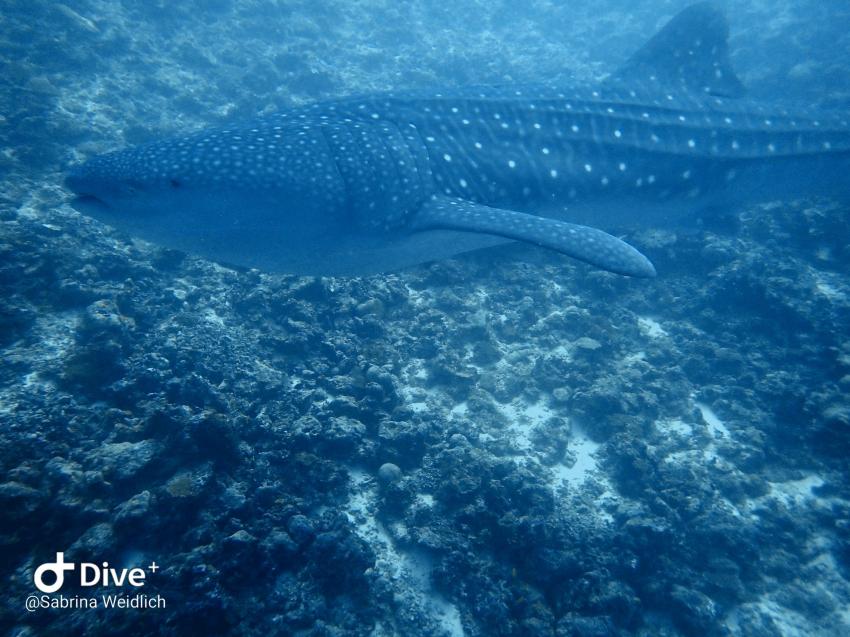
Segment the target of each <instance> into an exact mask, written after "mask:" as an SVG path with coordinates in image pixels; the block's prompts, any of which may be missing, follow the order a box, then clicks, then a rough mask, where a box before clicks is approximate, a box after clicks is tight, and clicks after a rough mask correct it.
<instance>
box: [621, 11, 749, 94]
mask: <svg viewBox="0 0 850 637" xmlns="http://www.w3.org/2000/svg"><path fill="white" fill-rule="evenodd" d="M728 39H729V25H728V23H727V21H726V16H725V15H724V14H723V12H722V11H720V10H719V9H718V8H717V7H716V6H715V5H714V4H713V3H712V2H700V3H698V4H694V5H691V6H690V7H688V8H687V9H685V10H683V11H682V12H681V13H679V14H678V15H676V17H674V18H673V19H672V20H670V22H668V23H667V24H666V25H665V26H664V28H662V29H661V31H659V32H658V33H657V34H655V36H654V37H652V38H651V39H650V40H649V42H647V43H646V44H645V45H644V46H643V47H642V48H641V49H639V50H638V51H637V52H636V53H635V54H634V55H632V57H631V58H629V60H628V61H627V62H626V63H625V64H624V65H623V66H622V67H621V68H620V69H619V70H618V71H617V72H616V73H614V75H613V76H612V77H611V79H612V80H613V81H615V82H620V81H625V80H628V81H629V82H631V83H633V82H634V81H635V79H641V78H642V79H643V80H644V81H647V82H651V83H655V82H657V83H659V84H660V85H661V86H664V87H668V88H670V89H676V88H682V89H684V90H686V91H690V92H696V93H701V94H707V95H715V96H721V97H741V96H742V95H743V94H744V93H745V89H744V85H743V84H742V83H741V80H740V79H738V76H737V75H735V71H734V70H733V69H732V64H731V63H730V61H729V42H728Z"/></svg>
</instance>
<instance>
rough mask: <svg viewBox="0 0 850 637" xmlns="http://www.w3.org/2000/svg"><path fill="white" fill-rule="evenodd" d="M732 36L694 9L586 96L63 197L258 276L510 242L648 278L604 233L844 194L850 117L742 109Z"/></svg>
mask: <svg viewBox="0 0 850 637" xmlns="http://www.w3.org/2000/svg"><path fill="white" fill-rule="evenodd" d="M728 33H729V27H728V24H727V21H726V18H725V16H724V14H723V13H722V12H721V11H720V10H719V9H718V8H716V7H715V6H714V5H713V4H712V3H710V2H702V3H698V4H695V5H692V6H691V7H689V8H687V9H685V10H684V11H682V12H681V13H679V14H678V15H676V16H675V17H674V18H672V19H671V20H670V22H669V23H667V25H666V26H664V27H663V28H662V29H661V30H660V31H659V32H658V33H657V34H656V35H655V36H654V37H652V38H651V39H650V40H649V41H648V42H647V43H646V45H645V46H643V47H642V48H641V49H640V50H638V51H637V52H636V53H635V54H634V55H633V56H632V57H631V58H630V59H629V60H627V61H626V63H625V64H624V65H623V66H622V67H621V68H620V69H619V70H617V71H616V72H614V73H612V74H611V76H610V77H608V78H607V79H605V80H604V81H602V82H600V83H599V84H598V85H593V86H587V85H579V86H572V87H569V88H564V87H553V86H537V85H535V86H519V87H516V86H512V87H486V88H481V87H476V88H471V89H464V90H452V91H443V92H422V91H417V92H410V93H388V94H380V95H366V96H360V97H353V98H347V99H339V100H334V101H326V102H319V103H315V104H310V105H307V106H304V107H299V108H293V109H291V110H286V111H283V112H280V113H277V114H273V115H269V116H265V117H261V118H257V119H255V120H252V121H248V122H241V123H237V124H233V125H231V126H225V127H220V128H213V129H207V130H201V131H199V132H195V133H192V134H188V135H185V136H181V137H176V138H171V139H165V140H162V141H154V142H152V143H149V144H145V145H141V146H137V147H133V148H127V149H123V150H118V151H116V152H111V153H108V154H104V155H100V156H96V157H93V158H92V159H90V160H89V161H87V162H85V163H83V164H81V165H79V166H76V167H74V168H72V169H71V170H70V172H69V174H68V175H67V177H66V185H67V187H68V188H69V189H70V190H71V191H73V192H74V193H75V195H76V196H77V198H76V200H75V205H76V206H77V207H78V208H79V209H80V210H82V211H84V212H86V213H87V214H90V215H92V216H94V217H95V218H97V219H100V220H102V221H104V222H106V223H108V224H110V225H112V226H114V227H116V228H118V229H120V230H122V231H125V232H127V233H129V234H131V235H134V236H139V237H141V238H143V239H147V240H149V241H153V242H155V243H158V244H161V245H163V246H167V247H171V248H175V249H178V250H182V251H184V252H187V253H191V254H195V255H199V256H202V257H206V258H209V259H212V260H216V261H219V262H223V263H228V264H233V265H237V266H243V267H251V268H259V269H261V270H266V271H272V272H286V273H293V274H303V275H317V276H357V275H364V274H372V273H378V272H386V271H391V270H395V269H400V268H404V267H407V266H411V265H414V264H418V263H423V262H427V261H432V260H436V259H441V258H446V257H449V256H452V255H456V254H459V253H462V252H466V251H469V250H475V249H478V248H482V247H487V246H493V245H497V244H499V243H504V242H508V241H524V242H528V243H532V244H535V245H539V246H542V247H544V248H548V249H551V250H555V251H558V252H560V253H563V254H565V255H567V256H569V257H572V258H574V259H578V260H580V261H583V262H585V263H587V264H590V265H591V266H594V267H596V268H600V269H602V270H607V271H609V272H614V273H618V274H622V275H627V276H634V277H652V276H655V274H656V270H655V267H654V266H653V264H652V263H651V261H650V260H649V259H648V258H647V257H646V256H645V255H644V254H643V253H642V252H641V251H640V250H639V249H638V248H637V247H635V246H632V245H630V244H629V243H627V242H626V241H624V240H623V239H622V238H621V237H620V236H618V235H617V234H616V233H617V232H632V231H635V230H642V229H649V228H676V227H679V226H680V225H682V224H684V223H686V221H687V220H689V219H690V220H693V219H695V218H702V217H703V216H707V215H712V214H717V213H718V211H723V210H728V209H730V208H732V209H734V207H736V206H741V205H743V204H745V203H747V202H750V201H759V200H768V199H770V200H776V199H783V198H789V197H800V196H808V195H812V194H817V195H826V196H835V197H847V195H848V194H850V193H848V190H850V187H848V182H850V180H848V178H847V175H848V168H850V126H848V121H847V116H846V114H842V113H840V112H831V111H820V112H819V111H817V110H815V109H813V108H811V107H805V108H797V109H793V108H789V107H788V106H786V105H784V104H781V103H780V104H777V103H763V102H758V101H755V100H751V99H748V98H747V95H746V90H745V87H744V86H743V84H742V82H741V81H740V80H739V78H738V77H737V75H736V74H735V72H734V70H733V68H732V65H731V62H730V58H729V47H728V42H727V41H728Z"/></svg>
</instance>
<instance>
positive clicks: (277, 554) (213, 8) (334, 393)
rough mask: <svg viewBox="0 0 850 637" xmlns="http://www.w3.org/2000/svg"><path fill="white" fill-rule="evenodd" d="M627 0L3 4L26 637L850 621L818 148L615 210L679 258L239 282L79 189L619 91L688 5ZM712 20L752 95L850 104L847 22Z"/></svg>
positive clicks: (9, 441)
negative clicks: (684, 208)
mask: <svg viewBox="0 0 850 637" xmlns="http://www.w3.org/2000/svg"><path fill="white" fill-rule="evenodd" d="M634 4H635V3H627V2H622V1H613V0H606V1H603V2H599V1H596V2H586V1H584V0H579V1H575V2H569V3H566V2H564V3H552V2H530V3H507V2H505V3H502V2H486V3H485V2H466V1H461V2H455V3H451V6H446V5H441V4H429V3H384V2H378V1H377V0H370V1H369V2H358V3H352V2H335V1H329V2H322V3H312V2H285V3H284V2H280V3H278V2H261V1H256V2H250V1H247V0H242V1H227V0H211V1H207V2H201V1H197V2H182V3H179V4H177V3H174V4H172V3H164V2H121V3H111V2H100V1H93V0H92V1H80V2H66V3H41V2H38V3H36V2H15V1H13V0H7V1H6V2H5V3H4V5H3V10H2V15H0V64H2V69H3V72H2V74H0V118H2V119H0V142H2V152H0V176H2V180H0V222H2V225H0V288H2V293H0V349H2V359H0V360H1V361H2V362H0V506H1V507H2V511H3V513H2V515H0V569H1V570H2V573H1V574H0V575H2V577H0V592H1V593H2V595H0V599H2V604H0V627H2V631H3V633H4V634H9V635H18V636H24V635H111V634H123V635H266V634H275V635H316V636H318V635H364V636H365V635H376V636H381V635H402V636H408V635H410V636H418V635H429V636H430V635H452V636H457V635H468V636H478V635H482V636H484V635H487V636H489V635H535V636H536V635H542V636H550V635H551V636H553V637H554V636H558V637H562V636H566V635H600V636H601V635H624V636H625V635H662V634H663V635H687V636H690V635H747V636H749V635H755V636H773V635H783V636H796V635H825V636H833V635H834V636H838V635H845V634H848V633H850V611H848V608H850V540H849V539H848V538H850V535H848V533H849V532H850V531H849V530H848V529H850V489H849V488H848V484H850V482H848V470H850V468H848V464H847V460H846V458H847V454H848V451H849V450H850V439H848V431H850V399H848V397H847V396H848V387H850V350H848V345H847V335H848V333H850V325H848V323H850V318H848V317H850V282H848V280H847V272H848V266H850V247H848V246H850V226H848V223H847V221H846V220H847V211H848V208H847V206H848V203H847V202H846V201H843V200H842V197H841V196H840V194H841V193H840V192H838V191H837V190H835V189H832V188H828V189H818V188H813V189H812V191H813V192H816V193H817V194H816V195H810V194H807V195H806V196H803V197H799V196H797V195H796V194H795V195H794V196H791V195H790V194H788V193H789V192H790V191H789V189H783V187H782V186H784V185H788V184H787V182H789V181H792V180H793V179H795V178H796V177H797V173H798V172H799V171H800V170H802V169H801V168H800V164H793V165H792V166H791V170H789V171H787V172H786V173H784V175H785V178H784V179H783V181H784V182H786V183H776V184H775V186H776V187H775V188H774V187H771V183H770V182H768V183H767V186H766V187H765V188H763V189H760V190H759V191H758V192H757V193H755V194H757V196H746V197H745V196H741V197H737V198H735V201H737V202H738V204H737V205H736V206H723V207H722V210H713V211H712V214H711V215H706V216H705V218H703V217H700V218H695V219H693V220H692V221H693V223H691V224H689V225H688V226H687V227H681V226H679V225H675V226H673V225H669V224H665V223H662V222H660V221H658V220H652V221H650V222H646V223H640V224H636V226H637V227H625V226H624V227H623V228H622V232H621V229H620V228H619V227H618V226H617V224H616V223H613V222H612V224H613V225H612V227H610V228H609V227H606V230H608V231H610V232H611V233H612V234H613V235H615V236H617V237H619V238H623V239H625V240H626V241H628V242H629V243H630V244H631V245H636V246H640V249H641V250H642V251H643V252H644V253H645V254H646V255H647V257H648V258H649V259H650V260H651V261H652V262H653V263H654V265H655V268H656V269H657V271H658V273H659V276H658V277H657V278H655V279H629V278H625V277H619V276H617V275H614V274H610V273H608V272H604V271H601V270H598V269H594V268H592V267H589V266H587V265H586V264H582V263H578V262H576V261H572V260H570V259H568V258H566V257H564V256H562V255H559V254H557V253H555V252H553V251H546V250H542V249H540V248H537V247H535V246H533V245H528V244H509V245H496V246H494V247H489V248H486V249H484V250H480V251H477V252H472V253H469V254H465V255H462V256H459V257H455V258H449V259H440V260H438V261H436V262H433V263H425V264H419V265H416V266H413V267H410V268H406V269H402V270H399V271H391V272H383V273H381V274H377V275H374V276H364V277H337V278H317V277H297V276H291V275H286V274H276V273H272V272H269V271H268V270H266V269H262V268H260V269H256V270H250V269H246V268H244V267H233V266H229V265H222V264H220V263H218V261H227V259H216V255H215V254H212V255H207V256H210V257H211V258H210V259H204V258H199V257H198V256H195V255H194V254H188V255H187V254H184V253H182V252H179V251H177V250H174V249H171V248H170V247H168V246H167V245H165V246H163V245H158V244H156V243H146V242H144V241H141V240H139V239H138V238H137V237H134V236H132V233H130V234H128V233H126V232H122V231H121V230H120V229H119V230H116V229H113V228H111V227H110V226H108V225H104V224H102V223H100V222H98V221H95V220H94V219H91V218H89V217H87V216H84V215H81V214H79V213H78V212H77V211H76V210H75V209H74V208H73V207H72V206H71V205H70V194H71V193H69V192H68V191H67V190H65V189H64V188H63V186H62V183H63V178H64V175H65V174H66V171H67V169H68V167H69V166H71V165H74V164H77V163H78V162H80V161H82V160H85V159H88V158H90V157H92V156H94V155H96V154H98V153H102V152H106V151H110V150H114V149H118V148H122V147H125V146H130V145H134V144H139V143H145V142H149V141H151V140H156V139H161V138H166V137H169V136H172V135H181V134H187V133H191V132H194V131H197V130H200V129H202V128H204V127H209V126H213V127H218V126H231V125H233V126H238V125H241V124H240V123H242V122H246V121H250V120H251V119H252V118H254V117H256V116H258V115H260V116H267V117H274V116H276V115H275V114H278V113H282V112H288V109H296V108H299V107H302V106H304V105H308V104H311V103H314V102H317V101H327V100H336V99H340V98H345V97H349V96H352V95H370V94H374V93H380V92H382V91H387V90H392V91H395V92H398V91H402V92H404V91H410V92H422V91H426V92H428V91H432V92H433V91H438V92H439V91H457V92H462V91H463V90H465V87H469V86H472V85H476V86H495V87H498V90H502V88H503V87H507V86H513V85H521V86H528V85H537V84H541V83H545V84H547V85H569V84H572V83H575V82H580V83H589V84H593V83H594V82H599V81H601V80H604V78H605V77H606V76H607V75H608V74H610V73H612V72H614V71H615V70H616V68H617V67H618V66H619V65H620V64H622V63H623V62H624V61H625V60H626V59H627V58H628V57H629V56H630V55H631V54H632V53H633V52H634V51H635V50H637V49H638V48H639V47H640V46H642V44H643V43H644V42H645V41H646V40H647V39H649V38H650V37H651V36H652V35H653V34H654V33H656V32H657V30H658V29H659V28H661V27H662V26H663V25H664V24H665V23H666V22H667V21H668V20H669V19H670V18H672V17H673V16H674V15H675V14H676V13H677V12H678V11H680V10H681V9H684V8H685V7H686V6H688V4H689V2H687V1H682V2H679V1H666V0H653V1H652V2H645V3H639V4H640V6H639V7H636V6H634ZM717 6H719V7H720V8H721V9H722V10H723V11H724V12H725V14H726V15H727V16H728V20H729V24H730V39H729V46H730V54H731V61H732V65H733V66H734V68H735V70H736V72H737V74H738V76H739V77H740V78H741V80H742V82H743V84H744V85H745V86H746V87H747V95H748V97H747V99H752V100H757V101H759V102H761V103H766V104H781V105H782V106H783V107H784V106H785V105H786V104H796V105H798V106H800V107H801V108H804V109H817V110H818V112H823V113H828V114H829V118H831V119H830V121H835V122H840V120H841V118H843V117H844V116H845V114H847V113H848V112H850V35H848V34H850V8H848V7H845V6H844V5H843V4H842V3H837V2H836V3H823V2H814V1H802V0H793V1H792V0H788V1H778V0H777V1H771V0H759V1H758V2H740V1H732V0H730V1H728V2H719V3H717ZM706 134H707V135H710V134H711V129H710V128H709V129H707V132H706ZM817 141H818V143H819V145H820V146H822V144H823V141H824V140H821V139H820V138H818V139H817ZM826 141H832V142H834V140H826ZM438 143H439V142H438ZM547 148H548V147H547ZM832 150H835V149H832ZM836 157H837V160H838V159H841V158H842V157H840V156H838V155H836ZM829 169H830V166H829V165H824V167H823V169H822V172H821V173H819V174H816V175H815V180H814V182H813V186H818V185H819V182H818V179H820V180H821V182H823V183H825V181H826V179H827V175H828V173H829ZM472 176H473V175H471V174H466V173H464V175H463V177H464V181H467V180H471V179H472ZM821 185H822V184H821ZM520 192H521V191H520ZM749 194H751V195H752V194H753V193H749ZM744 202H746V203H744ZM238 209H239V203H238V202H235V203H234V202H232V201H228V202H227V206H226V210H227V211H238ZM617 212H618V213H619V214H618V216H616V219H621V218H623V217H624V214H622V211H617ZM234 214H235V212H234ZM612 214H613V213H612ZM626 216H627V215H626ZM612 218H614V217H612ZM592 221H593V219H589V220H588V219H583V220H582V223H588V224H589V225H593V224H592ZM185 231H186V232H191V231H192V228H191V227H187V228H186V229H185ZM233 240H234V241H235V240H236V235H234V238H233ZM311 256H313V255H311ZM321 259H322V254H319V255H316V256H315V260H317V261H321ZM59 552H61V553H62V554H63V556H62V560H63V562H64V563H65V564H66V565H68V564H73V566H72V567H69V569H68V570H67V571H64V579H63V582H62V586H61V587H60V588H59V589H58V590H55V591H52V592H43V591H40V590H39V588H38V584H39V583H41V584H42V585H45V584H46V585H48V586H49V584H50V583H51V582H52V581H53V580H52V579H51V575H49V574H48V575H46V576H45V579H43V580H42V579H41V576H40V575H39V576H37V573H40V572H43V569H42V571H39V570H38V569H39V566H42V565H44V564H48V565H50V564H51V563H54V562H57V561H58V558H57V553H59ZM104 562H106V563H108V566H107V567H104V566H103V564H104ZM104 569H106V575H107V576H108V577H109V582H110V583H109V584H107V585H104V584H103V581H104ZM109 569H112V570H111V571H110V570H109ZM132 569H141V570H140V571H132ZM131 573H135V575H134V576H133V581H135V582H137V583H138V582H139V581H142V582H143V584H144V585H143V586H141V585H134V584H133V583H131V581H130V574H131ZM81 578H82V579H81ZM119 582H120V583H119ZM32 596H35V597H34V599H35V601H34V602H30V599H31V598H32ZM120 600H124V601H123V602H122V601H120ZM131 602H132V603H131ZM29 603H33V604H35V606H36V607H35V608H29V607H28V606H27V604H29ZM122 603H124V604H126V605H128V606H129V605H135V606H137V607H136V608H109V607H108V606H110V605H113V606H114V605H116V604H122ZM92 606H96V608H94V607H92ZM105 606H106V607H105ZM28 611H30V612H28Z"/></svg>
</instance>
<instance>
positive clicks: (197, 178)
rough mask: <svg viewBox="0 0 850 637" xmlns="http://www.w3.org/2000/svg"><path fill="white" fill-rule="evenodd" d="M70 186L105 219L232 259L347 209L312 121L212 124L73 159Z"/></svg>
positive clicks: (333, 220) (300, 235)
mask: <svg viewBox="0 0 850 637" xmlns="http://www.w3.org/2000/svg"><path fill="white" fill-rule="evenodd" d="M65 185H66V187H67V188H68V189H69V190H71V191H72V192H73V193H74V194H75V195H76V199H75V200H74V202H73V204H72V205H73V206H74V207H75V208H77V209H78V210H79V211H81V212H83V213H85V214H87V215H89V216H91V217H94V218H95V219H98V220H99V221H102V222H104V223H107V224H108V225H111V226H113V227H115V228H117V229H119V230H121V231H124V232H127V233H129V234H131V235H133V236H138V237H141V238H143V239H146V240H149V241H153V242H155V243H161V244H163V245H167V246H170V247H174V248H177V249H180V250H183V251H186V252H192V253H196V254H200V255H202V256H207V257H209V258H213V259H217V260H225V261H226V260H230V261H231V262H241V261H243V260H244V258H243V257H244V256H245V254H244V253H249V254H250V253H251V251H252V250H255V249H256V245H257V242H258V241H259V240H260V238H261V237H263V236H267V235H268V233H275V234H278V235H279V236H282V237H287V238H288V239H290V240H291V241H292V242H293V243H297V242H298V241H306V240H309V239H310V238H311V237H313V236H316V235H323V234H327V233H328V232H329V231H330V230H331V227H332V226H334V225H335V224H339V223H341V222H342V221H343V218H344V215H345V210H346V209H345V186H344V184H343V183H342V178H341V177H340V175H339V173H338V172H337V170H336V167H335V164H334V161H333V158H332V157H331V156H330V150H329V148H328V145H327V142H326V140H325V138H324V136H323V135H322V133H321V131H320V130H318V129H317V128H314V127H311V126H310V125H309V124H306V123H301V124H298V125H294V124H280V123H275V122H271V121H269V122H263V123H255V124H254V125H253V126H250V127H234V128H230V129H217V130H209V131H204V132H201V133H197V134H194V135H190V136H186V137H179V138H174V139H169V140H163V141H158V142H153V143H150V144H146V145H142V146H137V147H133V148H128V149H125V150H119V151H116V152H112V153H107V154H104V155H99V156H96V157H94V158H92V159H90V160H89V161H87V162H85V163H83V164H81V165H78V166H76V167H74V168H72V169H71V170H70V171H69V173H68V175H67V177H66V179H65ZM235 212H238V214H234V213H235ZM285 248H286V246H285V245H282V246H281V249H285Z"/></svg>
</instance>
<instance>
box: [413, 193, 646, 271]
mask: <svg viewBox="0 0 850 637" xmlns="http://www.w3.org/2000/svg"><path fill="white" fill-rule="evenodd" d="M412 230H413V231H414V232H418V231H426V230H460V231H462V232H478V233H483V234H492V235H496V236H500V237H505V238H507V239H514V240H516V241H525V242H527V243H533V244H535V245H539V246H542V247H544V248H549V249H551V250H556V251H557V252H560V253H562V254H566V255H567V256H570V257H572V258H574V259H578V260H579V261H584V262H585V263H589V264H591V265H594V266H596V267H597V268H600V269H602V270H608V271H609V272H614V273H616V274H625V275H626V276H635V277H654V276H655V268H654V267H653V265H652V263H651V262H650V261H649V259H647V258H646V257H645V256H644V255H643V254H641V253H640V252H639V251H638V250H636V249H635V248H633V247H632V246H630V245H629V244H628V243H626V242H625V241H622V240H620V239H618V238H617V237H614V236H612V235H610V234H608V233H606V232H602V230H597V229H596V228H590V227H588V226H578V225H575V224H572V223H566V222H564V221H558V220H557V219H549V218H546V217H536V216H534V215H529V214H525V213H523V212H516V211H514V210H503V209H501V208H491V207H490V206H484V205H481V204H477V203H474V202H472V201H467V200H466V199H457V198H454V197H433V198H432V199H430V200H429V201H428V202H426V203H425V204H424V205H423V206H422V207H421V208H420V209H419V210H418V211H417V212H416V218H415V220H414V222H413V227H412Z"/></svg>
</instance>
